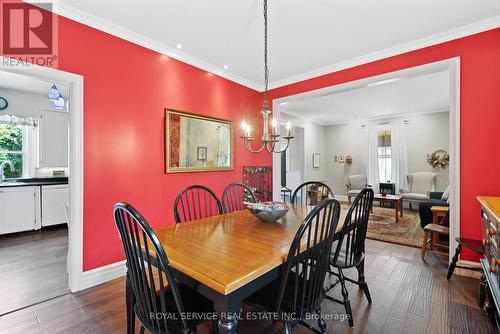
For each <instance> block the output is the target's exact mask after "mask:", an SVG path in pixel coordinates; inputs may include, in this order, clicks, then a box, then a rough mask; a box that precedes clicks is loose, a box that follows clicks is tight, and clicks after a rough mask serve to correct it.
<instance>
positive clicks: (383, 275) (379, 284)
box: [0, 240, 496, 334]
mask: <svg viewBox="0 0 500 334" xmlns="http://www.w3.org/2000/svg"><path fill="white" fill-rule="evenodd" d="M367 250H368V251H367V253H368V254H367V260H366V272H367V281H368V284H369V287H370V291H371V295H372V298H373V304H372V305H369V304H368V303H367V302H366V299H365V298H364V296H363V294H362V293H361V290H359V289H358V288H357V287H356V286H354V285H350V291H349V295H350V299H351V303H352V307H353V313H354V325H355V327H354V328H352V329H351V328H349V325H348V323H347V321H328V330H329V332H330V333H370V334H372V333H373V334H376V333H384V334H387V333H439V334H441V333H496V329H495V328H494V327H493V326H492V325H491V323H490V322H489V319H488V318H487V316H486V313H485V312H484V311H483V310H480V309H479V308H478V307H477V302H476V297H477V292H478V283H479V282H478V280H476V279H472V278H467V277H462V276H458V275H455V276H453V277H452V279H451V280H450V281H447V280H446V269H447V268H446V267H447V263H446V262H445V261H444V260H442V259H440V258H437V257H436V256H434V255H429V256H428V261H427V264H425V263H423V262H422V261H421V260H420V250H419V249H416V248H410V247H405V246H399V245H394V244H388V243H383V242H378V241H372V240H368V241H367ZM335 293H336V294H337V296H340V294H339V293H338V291H335ZM323 311H324V312H331V313H338V314H343V306H341V305H337V304H332V303H330V302H325V303H324V306H323ZM198 332H199V333H207V332H210V325H209V324H207V325H206V326H203V325H202V326H200V327H199V330H198ZM274 332H278V333H279V332H280V326H279V323H277V324H275V325H273V324H272V322H270V321H250V320H247V321H242V322H241V324H240V326H239V333H242V334H254V333H274ZM293 332H294V333H308V331H307V330H305V329H304V328H302V327H300V326H296V327H295V328H294V331H293ZM4 333H5V334H6V333H9V334H14V333H23V334H24V333H72V334H76V333H125V306H124V280H123V279H117V280H114V281H111V282H108V283H105V284H103V285H100V286H98V287H94V288H91V289H88V290H85V291H82V292H79V293H76V294H67V295H65V296H62V297H59V298H56V299H53V300H50V301H47V302H44V303H41V304H38V305H35V306H32V307H29V308H25V309H23V310H20V311H17V312H14V313H11V314H8V315H5V316H2V317H0V334H4Z"/></svg>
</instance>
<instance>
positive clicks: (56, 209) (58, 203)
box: [41, 184, 69, 227]
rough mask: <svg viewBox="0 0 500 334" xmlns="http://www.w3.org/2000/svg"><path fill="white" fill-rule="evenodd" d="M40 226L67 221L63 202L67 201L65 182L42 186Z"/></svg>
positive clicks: (67, 188) (67, 190)
mask: <svg viewBox="0 0 500 334" xmlns="http://www.w3.org/2000/svg"><path fill="white" fill-rule="evenodd" d="M41 202H42V227H45V226H52V225H58V224H65V223H67V219H66V209H65V203H66V202H69V187H68V185H67V184H61V185H50V186H42V201H41Z"/></svg>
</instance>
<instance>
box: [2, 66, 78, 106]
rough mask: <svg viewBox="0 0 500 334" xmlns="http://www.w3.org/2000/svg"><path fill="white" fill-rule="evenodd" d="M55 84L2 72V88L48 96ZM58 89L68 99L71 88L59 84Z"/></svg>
mask: <svg viewBox="0 0 500 334" xmlns="http://www.w3.org/2000/svg"><path fill="white" fill-rule="evenodd" d="M53 84H54V83H53V82H49V81H45V80H40V79H36V78H34V77H32V76H25V75H20V74H14V73H9V72H5V71H0V88H5V89H11V90H19V91H23V92H30V93H35V94H42V95H47V94H48V93H49V89H50V87H52V85H53ZM57 88H58V89H59V92H60V93H61V94H62V96H63V97H64V98H65V99H67V98H68V96H69V86H67V85H64V84H61V83H58V84H57Z"/></svg>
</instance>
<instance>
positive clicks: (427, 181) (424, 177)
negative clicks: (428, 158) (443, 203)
mask: <svg viewBox="0 0 500 334" xmlns="http://www.w3.org/2000/svg"><path fill="white" fill-rule="evenodd" d="M436 175H437V174H436V173H431V172H417V173H412V174H408V175H407V176H406V180H407V181H408V189H400V190H399V193H400V195H401V196H403V200H404V201H406V202H408V203H409V204H410V209H412V203H417V204H419V203H420V202H424V201H428V200H429V193H430V192H433V191H434V189H435V180H436Z"/></svg>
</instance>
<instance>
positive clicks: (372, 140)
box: [361, 125, 379, 193]
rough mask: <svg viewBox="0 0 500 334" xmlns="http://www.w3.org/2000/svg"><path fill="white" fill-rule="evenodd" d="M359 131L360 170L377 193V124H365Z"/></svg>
mask: <svg viewBox="0 0 500 334" xmlns="http://www.w3.org/2000/svg"><path fill="white" fill-rule="evenodd" d="M361 131H362V136H363V150H362V156H363V162H362V163H363V166H362V169H361V170H362V172H363V174H365V175H366V176H367V178H368V184H370V185H371V186H372V187H373V191H375V192H376V193H378V192H379V171H378V126H376V125H372V126H367V127H365V128H364V129H362V130H361Z"/></svg>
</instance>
